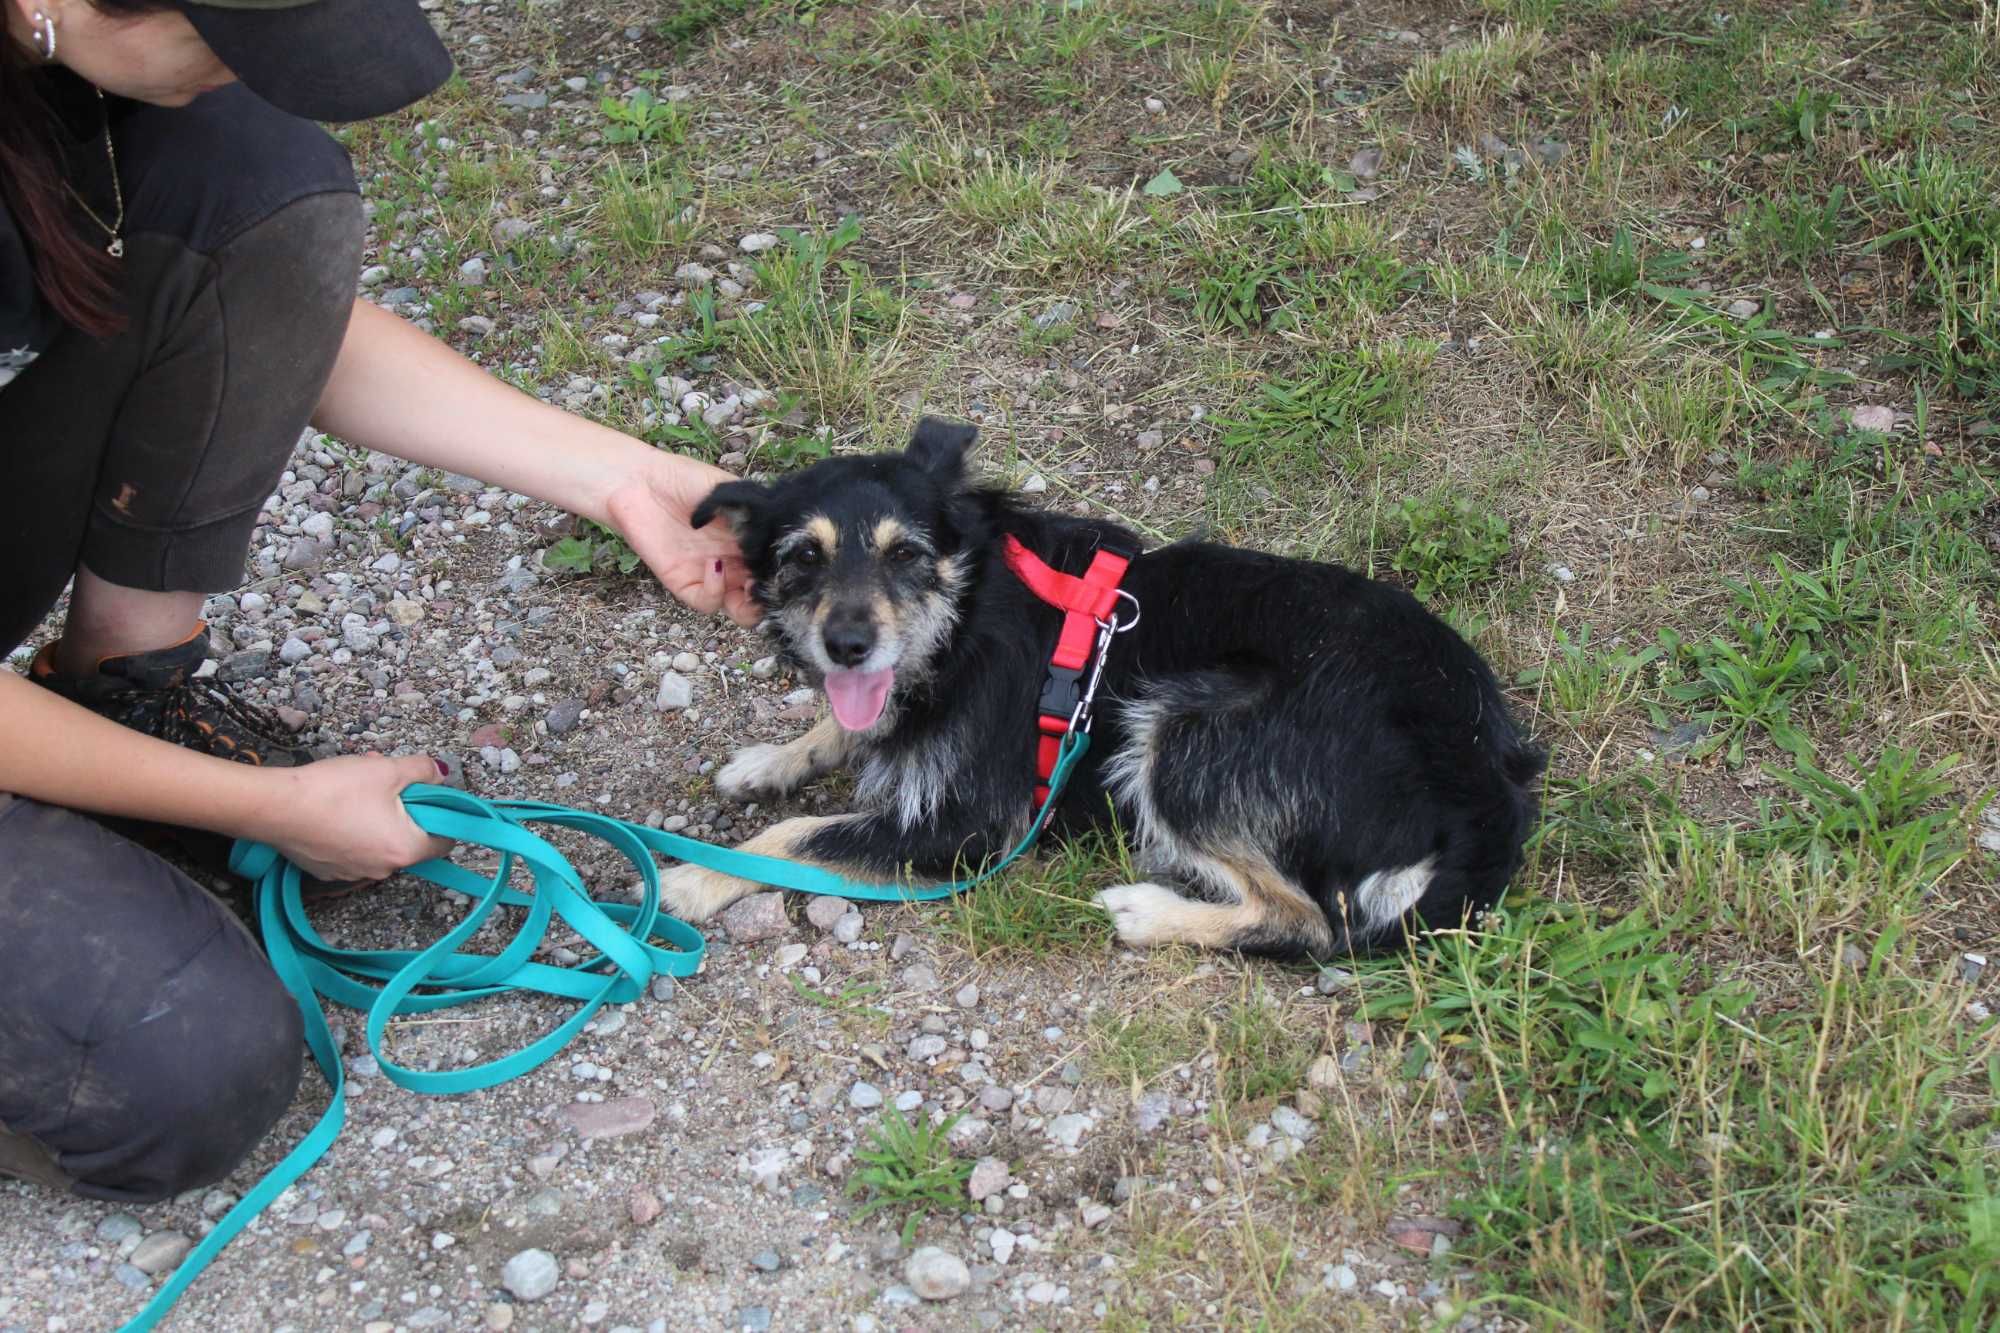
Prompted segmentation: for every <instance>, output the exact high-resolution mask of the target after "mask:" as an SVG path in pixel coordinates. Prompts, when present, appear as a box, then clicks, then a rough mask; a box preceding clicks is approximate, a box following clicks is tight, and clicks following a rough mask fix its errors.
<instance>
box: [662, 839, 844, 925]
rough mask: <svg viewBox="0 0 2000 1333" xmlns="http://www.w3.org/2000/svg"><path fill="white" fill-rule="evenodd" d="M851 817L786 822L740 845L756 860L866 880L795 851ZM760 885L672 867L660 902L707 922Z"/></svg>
mask: <svg viewBox="0 0 2000 1333" xmlns="http://www.w3.org/2000/svg"><path fill="white" fill-rule="evenodd" d="M853 818H855V816H853V815H806V816H802V817H801V818H798V819H788V820H786V821H785V822H784V823H782V824H775V825H773V826H772V827H770V828H768V829H765V830H764V831H763V832H762V833H759V834H758V835H757V836H756V837H754V838H752V839H750V841H748V842H746V843H744V844H743V846H742V849H743V850H744V851H746V852H754V853H756V854H757V855H759V856H777V857H782V858H784V859H785V860H787V861H799V862H801V863H803V864H806V865H817V866H820V867H822V868H823V869H827V870H832V871H835V872H836V873H839V874H843V875H847V876H848V877H850V878H853V879H859V880H864V881H865V880H868V879H870V878H872V876H871V874H870V873H869V872H868V871H865V870H859V869H856V868H854V867H850V866H838V865H833V864H830V863H828V862H824V861H813V860H809V859H807V858H805V857H802V856H800V855H799V852H798V848H799V846H800V844H801V843H803V842H804V841H805V840H806V839H807V838H808V837H810V836H811V835H812V834H813V833H815V832H817V831H818V830H820V829H822V828H825V827H826V826H827V825H828V824H837V823H839V822H841V821H842V820H846V819H853ZM763 889H764V886H763V885H762V884H758V883H755V882H754V881H751V880H747V879H738V878H737V877H736V876H734V875H724V874H720V873H718V872H716V871H713V870H708V869H704V868H703V867H701V866H691V865H682V866H676V867H674V869H672V870H670V871H668V872H667V873H666V874H665V875H664V876H662V877H661V881H660V901H661V902H662V903H664V904H665V906H666V908H667V910H668V911H669V912H671V913H673V914H674V915H675V916H677V917H679V918H680V919H681V920H683V921H686V922H689V923H700V922H703V921H706V920H708V919H709V918H710V917H712V916H714V915H715V914H716V913H717V912H720V911H721V910H722V909H723V908H725V907H727V906H729V904H731V903H733V902H735V901H736V900H737V899H738V898H744V897H748V896H749V895H750V894H753V893H760V892H762V891H763Z"/></svg>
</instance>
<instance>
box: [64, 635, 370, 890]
mask: <svg viewBox="0 0 2000 1333" xmlns="http://www.w3.org/2000/svg"><path fill="white" fill-rule="evenodd" d="M54 647H55V645H53V644H50V645H48V646H47V647H44V648H43V649H42V650H41V651H40V652H39V653H37V654H35V660H34V663H33V664H32V665H31V666H30V667H29V669H28V676H29V679H31V680H33V681H34V682H35V683H36V684H38V685H41V686H44V687H46V688H48V689H50V690H53V691H55V692H56V693H57V694H60V695H61V696H62V697H63V698H65V699H68V700H69V701H70V702H72V703H76V704H81V705H82V706H83V707H85V708H88V709H89V710H90V711H91V712H93V713H97V714H99V715H100V716H103V717H107V718H109V719H111V720H112V721H113V722H117V723H119V724H120V725H123V726H127V727H130V728H132V729H133V730H134V731H139V732H144V733H145V734H146V735H148V736H153V737H157V738H158V739H160V740H163V741H167V742H169V743H171V744H174V745H179V746H184V747H185V748H187V749H190V750H195V751H197V752H199V753H201V754H207V755H214V756H216V757H218V758H221V759H233V760H235V761H236V762H237V763H239V764H255V765H257V766H259V767H262V768H297V767H299V766H301V765H303V764H309V763H311V762H312V761H313V759H314V755H313V753H312V751H310V750H308V749H306V748H305V747H304V746H302V745H297V744H294V743H293V742H291V741H290V740H286V739H283V738H284V737H285V735H286V734H287V732H288V731H289V728H287V727H286V726H285V724H284V722H283V721H282V720H280V719H279V717H278V716H277V714H275V713H273V712H272V711H271V710H269V709H267V708H264V707H262V706H261V705H258V704H253V703H250V702H248V701H247V700H244V699H239V698H238V697H237V696H236V693H235V692H234V691H233V690H232V689H231V688H230V687H229V685H228V684H227V683H226V682H224V681H219V680H215V679H214V678H212V677H210V678H205V679H197V678H196V676H195V672H197V671H199V670H200V669H201V664H202V663H203V662H205V661H207V660H208V626H207V625H205V624H199V625H196V626H195V631H194V633H193V634H190V635H189V636H188V637H187V638H185V639H183V640H181V641H180V642H179V643H177V644H175V645H173V646H172V647H170V648H156V649H154V650H153V651H151V652H146V653H124V654H121V655H119V656H117V657H107V658H105V659H103V660H102V661H100V662H99V663H98V664H97V670H96V671H95V672H94V673H92V674H90V675H87V676H83V675H72V674H71V673H69V672H66V671H58V670H56V668H55V662H54V656H55V654H54ZM101 822H103V823H104V824H105V825H106V826H107V827H109V828H112V829H114V830H115V831H117V832H118V833H121V834H123V835H124V836H125V837H127V838H130V839H132V841H134V842H136V843H138V844H139V845H140V846H142V847H145V848H147V849H148V850H150V851H153V852H156V853H163V854H164V853H168V852H176V853H179V854H180V855H181V856H183V857H185V858H187V860H189V861H190V862H192V863H193V864H194V865H196V866H198V867H200V868H201V869H203V870H206V871H208V872H210V873H211V874H215V875H221V876H226V875H228V873H229V849H230V846H231V843H232V839H230V838H227V837H224V836H223V835H222V834H219V833H210V832H207V831H206V830H203V829H188V828H178V827H175V826H172V825H167V824H154V823H151V822H147V821H141V820H130V819H111V818H106V819H103V820H102V821H101ZM366 887H368V885H367V884H366V883H362V882H355V883H339V884H334V883H329V882H327V881H324V880H319V879H314V878H313V877H311V876H309V875H308V876H305V877H304V882H303V884H302V888H303V890H304V892H305V895H306V897H307V898H308V899H310V900H313V901H327V900H331V899H334V898H344V897H346V896H347V895H348V894H351V893H354V892H357V891H358V890H360V889H363V888H366ZM246 915H247V913H246Z"/></svg>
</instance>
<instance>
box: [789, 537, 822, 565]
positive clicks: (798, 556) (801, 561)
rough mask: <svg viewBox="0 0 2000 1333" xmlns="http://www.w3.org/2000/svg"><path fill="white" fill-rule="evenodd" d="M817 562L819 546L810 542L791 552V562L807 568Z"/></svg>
mask: <svg viewBox="0 0 2000 1333" xmlns="http://www.w3.org/2000/svg"><path fill="white" fill-rule="evenodd" d="M819 562H820V553H819V547H817V546H815V545H813V544H812V543H810V542H808V543H807V544H806V545H804V546H801V547H799V548H798V549H797V550H795V551H793V552H792V563H793V564H795V565H802V566H804V567H805V568H807V569H811V568H813V567H814V566H815V565H817V564H819Z"/></svg>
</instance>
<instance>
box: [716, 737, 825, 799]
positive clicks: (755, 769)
mask: <svg viewBox="0 0 2000 1333" xmlns="http://www.w3.org/2000/svg"><path fill="white" fill-rule="evenodd" d="M789 748H790V747H787V746H783V745H751V746H746V747H744V748H743V749H741V750H738V751H737V752H736V753H735V754H734V755H732V756H730V759H729V762H728V763H726V764H724V765H723V766H722V771H721V772H720V773H718V774H716V775H715V786H716V790H718V791H720V792H721V793H722V794H723V795H724V796H727V797H728V798H729V799H730V800H732V801H742V800H749V799H752V798H757V799H764V798H768V797H772V796H785V795H789V794H790V793H791V792H792V791H794V790H796V789H797V788H798V787H800V786H802V785H803V784H804V783H805V781H806V779H807V778H808V777H809V776H811V775H810V774H808V773H806V772H804V771H802V769H801V767H800V765H799V764H798V762H797V760H796V759H795V758H794V756H793V755H792V754H791V753H789Z"/></svg>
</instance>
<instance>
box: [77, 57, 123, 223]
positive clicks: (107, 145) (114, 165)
mask: <svg viewBox="0 0 2000 1333" xmlns="http://www.w3.org/2000/svg"><path fill="white" fill-rule="evenodd" d="M97 104H98V107H99V109H100V110H102V109H103V107H104V90H103V89H101V88H100V89H98V90H97ZM104 155H105V157H107V158H108V159H110V162H111V194H112V197H113V198H114V199H116V200H117V201H118V219H117V221H115V222H106V221H105V220H104V219H103V218H101V217H99V216H97V213H96V211H95V210H93V209H92V208H91V206H90V205H89V204H87V203H85V202H84V198H83V196H82V195H80V194H78V193H77V192H76V187H75V186H74V185H71V184H70V183H69V182H68V181H64V182H63V188H64V189H65V190H68V191H69V197H70V198H72V199H74V200H76V204H77V207H78V208H81V209H82V210H83V211H84V214H85V215H86V216H87V217H89V218H90V220H91V221H92V222H95V223H96V224H97V225H98V226H100V227H102V228H104V234H105V235H107V236H109V237H110V238H111V244H109V245H107V246H105V247H104V253H105V254H107V255H110V256H111V257H112V258H113V259H123V258H124V257H125V238H124V237H122V236H120V235H119V234H118V230H119V228H121V227H123V226H124V225H125V191H124V188H123V187H122V186H120V185H119V184H118V150H117V149H115V148H113V147H112V146H111V113H110V112H109V111H105V112H104Z"/></svg>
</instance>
